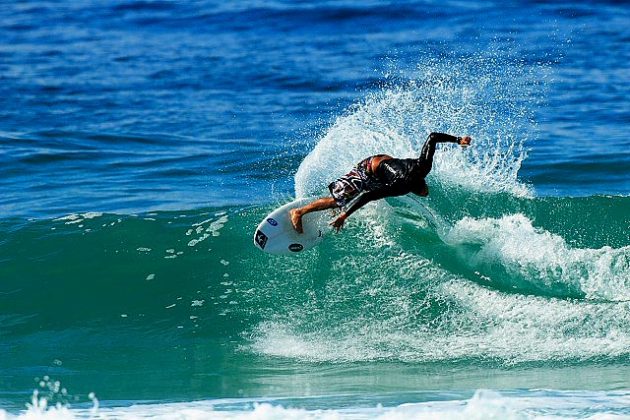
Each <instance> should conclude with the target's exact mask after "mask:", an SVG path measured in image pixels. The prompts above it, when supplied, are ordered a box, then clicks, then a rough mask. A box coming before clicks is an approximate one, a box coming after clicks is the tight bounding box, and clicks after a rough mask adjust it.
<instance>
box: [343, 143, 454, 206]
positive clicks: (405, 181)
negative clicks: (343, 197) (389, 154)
mask: <svg viewBox="0 0 630 420" xmlns="http://www.w3.org/2000/svg"><path fill="white" fill-rule="evenodd" d="M459 140H460V138H459V137H455V136H451V135H449V134H444V133H431V134H430V135H429V137H428V139H427V141H426V142H425V143H424V146H423V147H422V151H421V152H420V156H419V157H418V158H417V159H396V158H392V159H387V160H383V161H381V163H380V164H379V165H378V168H377V170H376V172H375V173H374V174H372V180H371V182H370V189H369V190H367V191H365V192H363V193H362V194H361V195H360V196H359V197H358V198H356V199H355V200H354V201H353V202H352V203H351V204H350V206H349V207H348V208H347V209H346V211H345V213H346V214H347V215H348V216H349V215H350V214H351V213H353V212H354V211H356V210H357V209H359V208H360V207H362V206H364V205H365V204H366V203H368V202H370V201H374V200H379V199H381V198H385V197H396V196H400V195H405V194H409V193H410V192H413V193H416V194H420V193H421V192H422V191H426V182H425V181H424V178H425V177H426V176H427V175H428V174H429V172H430V171H431V167H432V166H433V154H434V153H435V145H436V144H437V143H458V142H459Z"/></svg>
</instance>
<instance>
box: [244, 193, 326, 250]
mask: <svg viewBox="0 0 630 420" xmlns="http://www.w3.org/2000/svg"><path fill="white" fill-rule="evenodd" d="M311 201H313V199H312V198H302V199H298V200H295V201H292V202H290V203H287V204H285V205H284V206H282V207H279V208H277V209H276V210H274V211H272V212H271V213H269V214H268V215H267V216H265V218H264V219H263V220H262V222H260V224H259V225H258V228H256V233H254V245H256V247H258V249H261V250H263V251H265V252H268V253H270V254H294V253H298V252H302V251H306V250H307V249H310V248H312V247H314V246H315V245H317V244H318V243H320V242H321V241H322V240H323V239H324V236H325V235H326V234H327V233H328V232H330V226H329V225H328V224H329V223H330V220H331V212H330V211H329V210H324V211H317V212H312V213H308V214H305V215H304V217H302V227H303V228H304V233H298V232H296V231H295V229H293V225H292V224H291V220H290V218H289V211H290V210H291V209H294V208H296V207H301V206H304V205H305V204H307V203H309V202H311Z"/></svg>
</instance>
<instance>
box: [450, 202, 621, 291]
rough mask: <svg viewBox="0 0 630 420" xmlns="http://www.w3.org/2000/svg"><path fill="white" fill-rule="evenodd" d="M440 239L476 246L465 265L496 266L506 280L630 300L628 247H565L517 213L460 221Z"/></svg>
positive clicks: (556, 238)
mask: <svg viewBox="0 0 630 420" xmlns="http://www.w3.org/2000/svg"><path fill="white" fill-rule="evenodd" d="M446 240H447V242H449V243H451V244H454V245H460V244H478V245H480V246H481V249H480V251H479V252H478V253H477V254H476V255H469V256H467V259H468V260H469V261H470V263H472V264H475V265H478V266H486V265H492V264H496V263H500V264H501V266H502V267H504V268H505V269H506V270H507V271H508V273H509V274H510V275H512V276H514V277H516V278H521V279H525V280H526V281H528V282H531V283H533V284H537V285H542V286H546V287H548V286H553V285H554V284H566V285H570V286H572V287H574V288H576V289H578V290H581V291H582V292H584V294H585V295H586V297H587V298H589V299H606V300H611V301H627V300H630V246H625V247H622V248H618V249H614V248H611V247H608V246H606V247H603V248H600V249H579V248H571V247H570V246H569V245H567V243H566V241H565V240H564V239H563V238H562V237H561V236H558V235H555V234H552V233H550V232H547V231H545V230H544V229H542V228H536V227H534V226H533V225H532V222H531V220H529V219H528V218H527V217H526V216H524V215H522V214H515V215H508V216H504V217H501V218H499V219H493V218H483V219H473V218H470V217H467V218H464V219H463V220H460V221H459V222H457V223H456V224H455V226H454V227H453V229H452V230H451V231H450V232H449V234H448V235H447V237H446Z"/></svg>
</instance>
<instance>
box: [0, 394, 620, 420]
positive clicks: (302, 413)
mask: <svg viewBox="0 0 630 420" xmlns="http://www.w3.org/2000/svg"><path fill="white" fill-rule="evenodd" d="M344 398H345V399H347V400H348V401H347V402H345V403H344V404H342V406H343V408H339V407H336V405H337V404H339V401H340V400H342V399H344ZM371 398H372V399H373V400H374V404H373V405H372V406H371V407H370V406H368V407H365V406H362V407H357V406H356V405H355V404H352V401H353V396H351V395H350V396H345V397H335V398H334V399H333V403H329V402H328V401H327V400H326V397H320V398H319V400H320V402H319V404H318V405H320V406H322V405H323V406H328V405H330V406H331V407H330V408H326V409H311V408H302V407H300V406H301V405H302V404H301V403H300V402H299V399H297V400H293V401H291V402H289V401H285V400H283V399H236V398H235V399H224V400H207V401H195V402H182V403H163V404H136V405H132V406H129V407H108V408H98V404H95V406H94V407H92V408H89V409H73V408H68V407H64V406H57V407H48V406H47V405H46V403H45V402H43V401H42V402H40V403H38V404H37V405H31V406H30V407H29V409H28V411H25V412H23V413H21V414H18V415H11V414H9V413H7V412H6V411H3V410H0V420H14V419H15V420H18V419H28V420H52V419H54V420H74V419H89V418H93V419H103V420H110V419H117V420H136V419H155V420H174V419H178V420H182V419H185V420H200V419H250V420H254V419H256V420H258V419H260V420H271V419H274V420H275V419H313V420H315V419H317V420H319V419H321V420H329V419H357V420H358V419H368V418H370V419H379V420H398V419H405V420H406V419H410V418H413V419H445V420H475V419H480V420H481V419H484V420H485V419H501V420H511V419H551V418H553V419H570V418H577V417H580V418H589V419H622V418H627V407H628V404H629V403H630V393H628V392H627V391H611V392H597V391H550V390H530V391H526V390H522V391H508V392H504V393H499V392H496V391H491V390H478V391H477V392H475V394H474V395H473V396H472V397H471V398H469V399H465V398H462V399H453V397H452V396H451V397H450V398H447V399H444V400H437V401H436V400H429V401H423V402H409V403H405V404H399V405H395V406H391V407H384V406H382V405H381V404H379V403H378V396H375V397H371ZM362 400H363V401H365V397H363V398H362ZM594 401H596V402H597V403H596V404H594ZM296 405H297V407H296ZM287 406H291V408H289V407H287Z"/></svg>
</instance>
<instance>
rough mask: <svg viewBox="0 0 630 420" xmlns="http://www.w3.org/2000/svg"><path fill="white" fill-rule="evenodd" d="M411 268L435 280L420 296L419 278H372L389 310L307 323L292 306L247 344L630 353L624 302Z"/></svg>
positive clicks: (510, 355)
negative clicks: (515, 288)
mask: <svg viewBox="0 0 630 420" xmlns="http://www.w3.org/2000/svg"><path fill="white" fill-rule="evenodd" d="M403 262H404V261H403ZM403 265H404V264H403ZM408 271H409V273H408V274H409V276H412V277H413V276H415V277H417V278H430V279H432V281H434V282H436V284H434V285H430V286H429V289H428V290H427V292H426V295H425V296H424V298H423V299H422V300H417V299H415V298H414V297H413V295H414V294H416V293H417V285H414V284H413V283H411V282H410V284H409V285H408V286H407V287H408V289H409V290H408V291H405V290H404V288H397V287H395V286H393V285H391V284H390V285H385V286H384V287H385V289H382V288H381V289H378V286H376V287H377V289H378V290H377V291H376V292H375V293H376V294H377V295H378V294H380V295H383V294H384V292H385V291H387V289H388V288H389V289H390V291H389V293H390V297H389V298H388V300H387V301H384V302H380V303H379V305H380V306H379V310H380V311H381V312H382V313H385V314H390V315H389V316H379V317H371V318H369V319H366V318H365V317H363V316H359V317H356V318H354V319H346V320H344V321H343V322H327V321H326V319H323V320H318V323H317V324H316V326H311V325H307V327H306V328H305V327H304V325H306V324H307V323H308V322H310V318H309V316H310V313H311V311H312V309H311V308H305V310H304V312H301V311H300V310H295V311H292V312H291V313H290V315H288V316H286V317H285V316H284V315H278V316H276V318H275V319H273V320H269V321H266V322H262V323H261V324H260V325H259V326H258V328H257V331H256V334H255V335H254V339H253V342H252V344H251V350H253V351H255V352H258V353H262V354H266V355H272V356H277V357H287V358H292V359H300V360H308V361H315V362H322V361H328V362H356V361H372V360H400V361H406V362H435V361H448V360H461V359H487V360H498V361H501V362H502V363H503V364H505V365H510V364H515V363H523V362H531V361H558V360H584V359H592V358H597V357H619V356H623V355H628V354H630V332H629V331H628V329H627V325H630V311H629V310H628V309H629V306H628V305H629V304H627V303H589V302H588V301H582V302H579V301H574V300H563V299H555V298H544V297H536V296H527V295H520V294H506V293H502V292H499V291H496V290H492V289H487V288H485V287H483V286H480V285H477V284H475V283H472V282H470V281H468V280H463V279H459V278H456V277H454V276H452V275H449V274H447V273H445V272H440V271H442V270H440V269H438V268H435V267H431V266H429V265H424V266H423V265H422V264H420V263H418V264H416V265H414V266H413V267H409V270H408ZM400 273H401V275H404V272H402V271H401V272H400ZM385 275H387V274H386V273H385ZM438 279H439V280H438ZM373 286H375V285H372V286H370V287H373ZM340 290H341V289H340ZM365 293H369V290H368V289H366V290H365ZM435 303H439V304H440V306H441V315H440V317H439V318H437V319H434V320H432V321H430V322H428V323H423V322H420V321H419V320H422V319H423V315H422V314H423V313H424V311H430V308H431V305H432V304H435ZM320 316H323V317H325V314H321V313H320ZM301 318H303V319H301Z"/></svg>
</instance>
